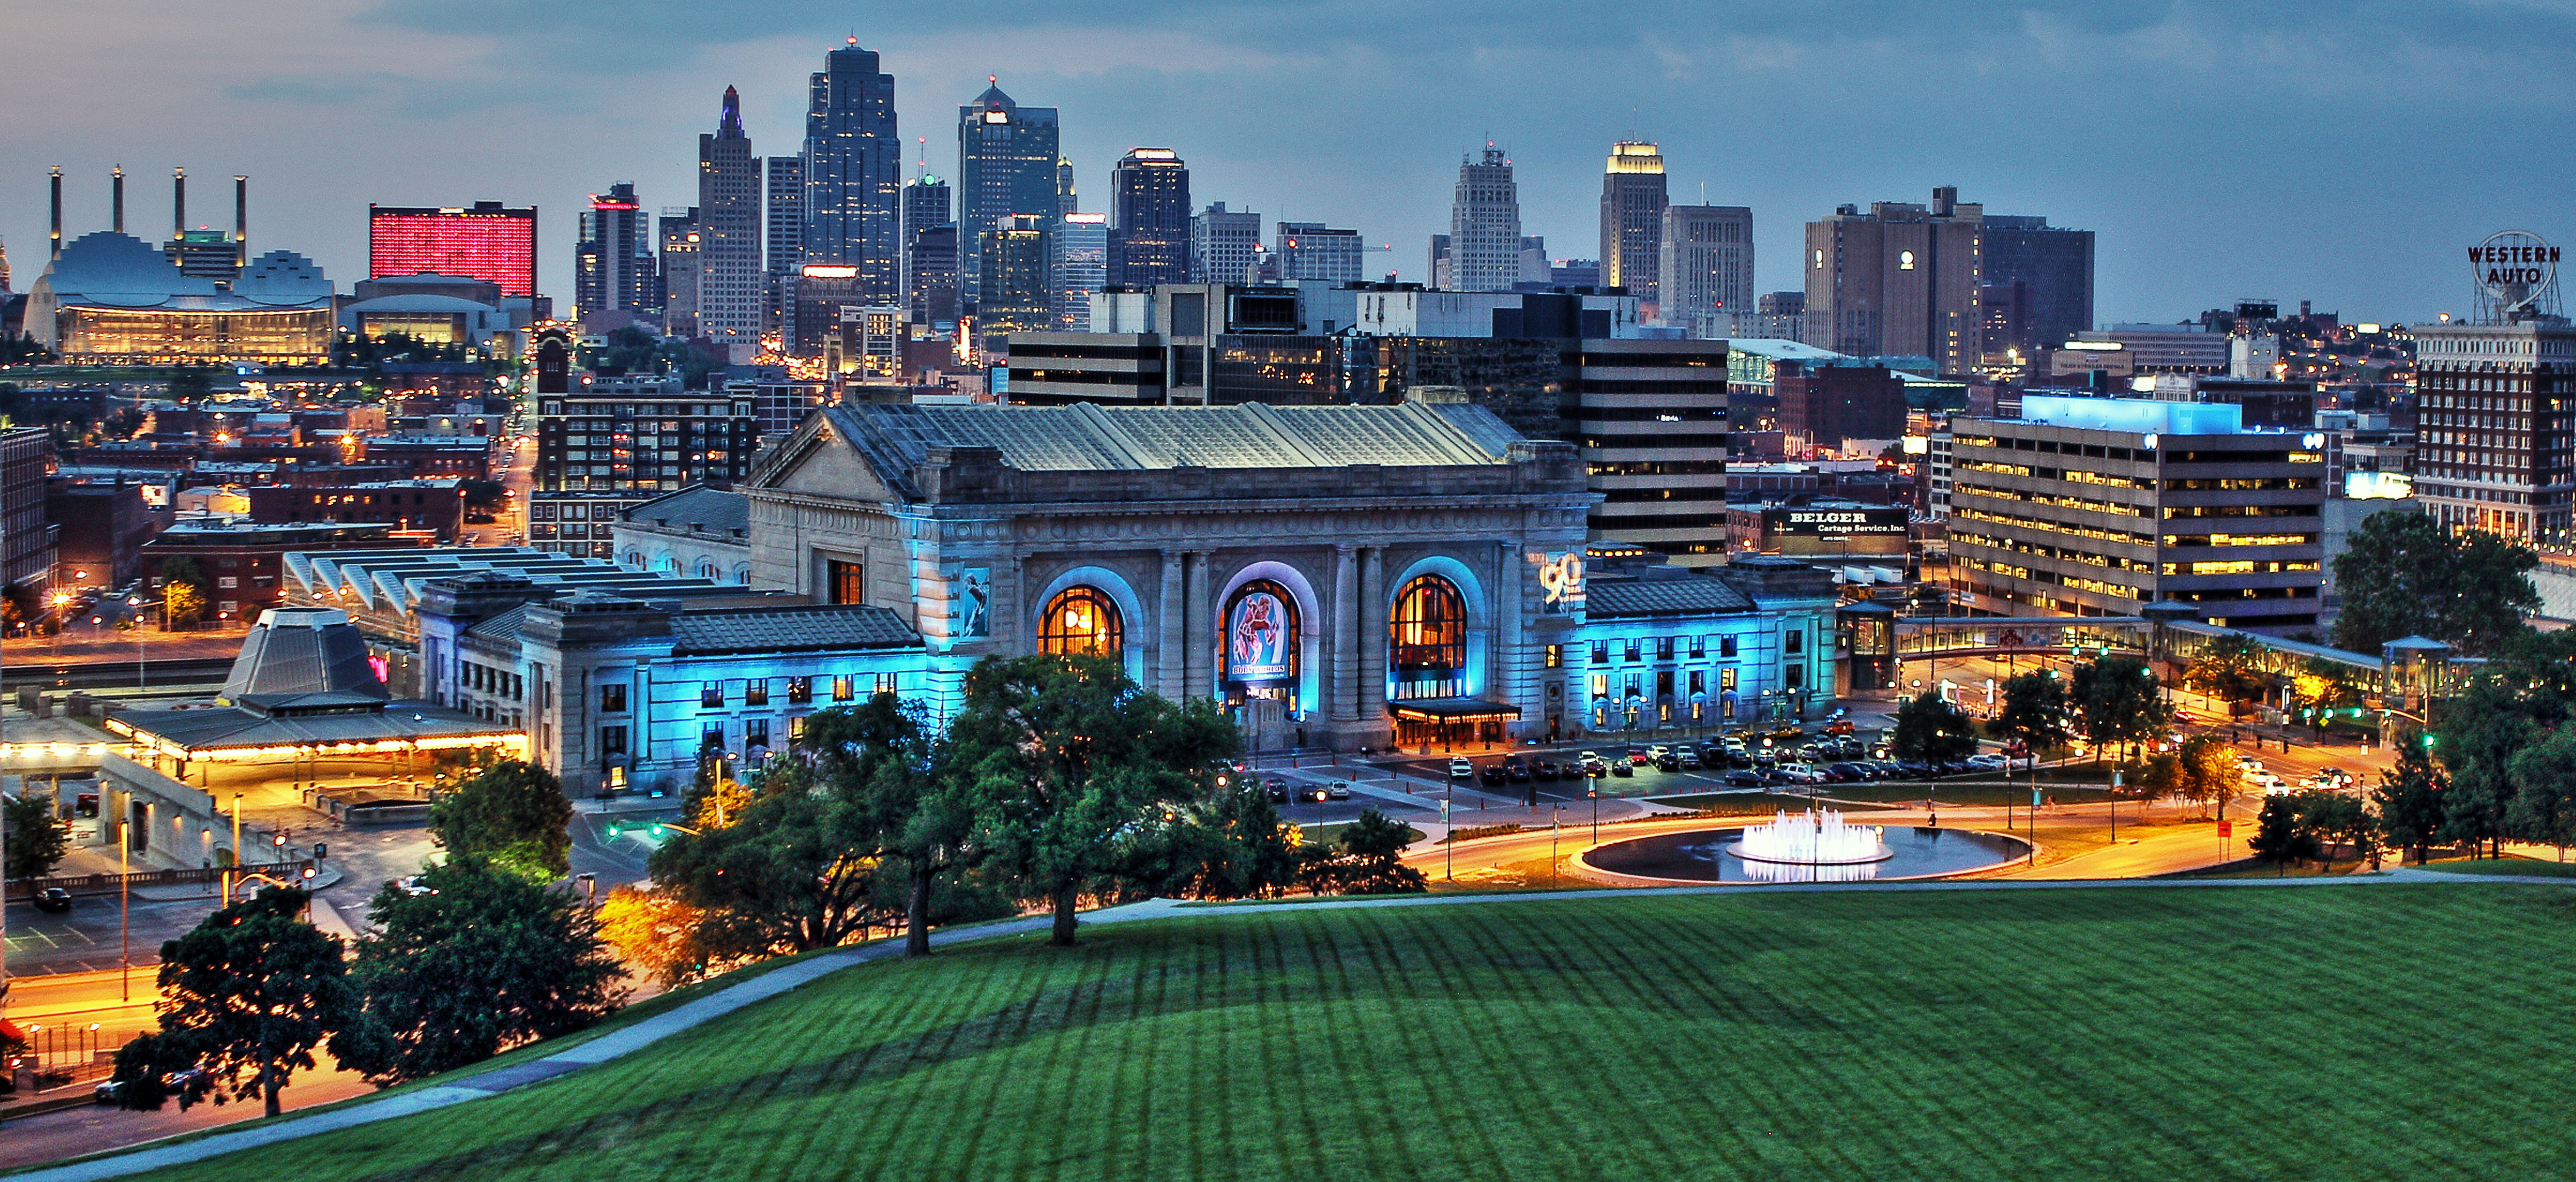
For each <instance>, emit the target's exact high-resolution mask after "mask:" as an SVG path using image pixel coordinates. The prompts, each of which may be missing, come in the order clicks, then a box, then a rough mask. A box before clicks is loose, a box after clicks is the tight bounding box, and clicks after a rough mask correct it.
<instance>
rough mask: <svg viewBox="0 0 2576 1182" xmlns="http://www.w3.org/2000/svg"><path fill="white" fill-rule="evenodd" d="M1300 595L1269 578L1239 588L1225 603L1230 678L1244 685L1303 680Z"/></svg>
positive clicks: (1282, 683)
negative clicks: (1299, 677) (1299, 667)
mask: <svg viewBox="0 0 2576 1182" xmlns="http://www.w3.org/2000/svg"><path fill="white" fill-rule="evenodd" d="M1302 641H1303V637H1301V636H1300V635H1299V632H1298V620H1297V597H1296V596H1294V595H1292V594H1289V592H1288V589H1287V588H1286V587H1282V586H1280V585H1279V584H1277V583H1274V582H1271V581H1270V580H1268V579H1254V580H1253V581H1251V582H1249V583H1245V584H1244V585H1242V586H1240V587H1237V588H1235V589H1234V595H1233V597H1231V598H1229V599H1228V600H1226V605H1225V679H1226V681H1227V683H1228V684H1232V685H1241V686H1265V685H1293V684H1295V683H1296V680H1297V659H1298V649H1299V647H1300V645H1301V643H1302Z"/></svg>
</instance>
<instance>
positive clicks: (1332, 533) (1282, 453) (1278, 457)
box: [379, 403, 1835, 792]
mask: <svg viewBox="0 0 2576 1182" xmlns="http://www.w3.org/2000/svg"><path fill="white" fill-rule="evenodd" d="M724 495H729V496H739V497H741V498H743V501H744V505H743V518H742V519H743V520H744V521H745V522H746V523H747V524H746V527H745V531H744V532H745V540H746V541H747V545H748V555H749V557H748V561H749V564H750V586H749V587H748V588H736V590H737V591H740V592H743V593H745V594H748V595H751V596H758V597H765V598H766V599H767V600H769V602H745V601H744V600H742V599H741V598H739V597H737V598H733V599H719V598H713V597H698V598H691V597H690V596H688V595H686V594H679V593H674V594H669V595H665V594H660V593H657V592H656V591H655V590H654V589H653V587H651V586H642V585H634V584H633V583H632V580H631V578H630V579H629V580H628V581H626V582H622V583H598V582H594V579H595V577H594V576H591V575H581V576H579V577H578V578H575V577H571V576H567V577H565V578H564V579H562V580H561V581H560V582H557V583H545V582H541V581H531V579H532V577H533V576H531V575H530V574H528V573H525V572H516V573H514V572H509V571H502V570H498V569H495V570H493V571H489V572H484V573H480V574H464V573H460V572H458V571H455V570H453V569H447V568H443V567H441V566H439V565H436V564H424V566H423V571H424V573H423V575H422V576H421V577H419V578H413V577H411V576H408V575H404V574H402V573H400V572H392V571H388V572H386V573H385V575H384V577H385V578H391V579H394V580H396V581H397V582H399V583H401V584H402V587H401V588H400V589H401V590H402V591H403V594H402V596H401V597H400V598H401V599H402V600H403V601H404V602H405V603H406V604H407V605H408V606H407V607H406V608H405V610H406V611H408V612H410V613H412V614H413V615H415V616H416V617H417V622H416V623H415V624H414V625H412V630H413V634H414V636H415V637H416V640H415V642H414V643H415V644H416V648H415V649H414V650H413V651H410V652H398V653H392V654H390V655H391V656H392V657H393V658H394V659H395V660H396V662H397V663H402V662H406V661H409V662H416V664H417V667H418V669H419V676H420V686H421V696H422V697H424V698H427V699H429V700H432V701H436V702H439V703H441V704H446V705H450V706H454V707H456V708H458V709H461V710H463V711H465V712H466V713H468V714H469V715H472V716H474V717H484V718H492V717H501V718H511V719H517V720H521V721H522V722H523V723H524V725H525V726H526V728H527V734H528V739H529V748H530V750H531V751H532V752H533V756H532V757H533V758H535V759H537V760H538V761H539V762H541V763H543V764H545V765H547V766H549V767H551V768H553V769H554V770H555V771H556V772H557V773H558V774H560V775H562V776H563V777H564V779H565V782H566V786H567V788H569V789H571V790H573V791H576V792H579V791H584V790H589V789H596V788H613V787H624V786H653V785H676V784H680V783H685V782H686V781H687V779H688V778H689V776H690V775H691V774H692V772H693V771H694V768H695V766H696V761H697V759H698V755H699V752H701V751H704V750H708V749H711V748H720V749H721V750H723V751H724V752H725V753H726V754H728V755H730V756H734V757H737V758H744V759H750V758H757V757H758V756H759V755H760V754H762V753H763V752H764V750H765V749H767V748H769V747H772V746H777V745H784V743H785V742H787V741H788V740H790V739H792V738H793V737H794V736H795V735H796V734H797V733H798V732H800V731H801V729H802V727H803V725H804V719H805V718H806V717H807V716H810V715H811V714H812V713H813V712H814V711H817V710H823V709H829V708H832V707H834V706H841V705H849V704H853V703H854V702H856V701H859V700H864V698H865V697H866V696H867V695H869V694H871V693H874V692H878V691H880V690H883V691H890V692H894V693H897V694H899V695H902V696H904V697H907V698H914V699H917V700H920V701H921V702H922V703H923V704H924V705H925V706H927V707H928V708H929V710H930V711H931V714H932V716H933V717H934V719H937V718H944V717H946V716H947V715H948V714H950V713H953V712H954V711H955V710H956V709H957V706H958V703H959V693H960V686H961V685H962V682H963V680H964V675H965V672H966V670H967V669H968V668H970V667H971V666H972V665H973V664H974V663H975V662H976V661H977V660H979V659H981V658H983V657H985V656H988V655H996V654H998V655H1004V656H1010V655H1019V654H1024V653H1032V652H1045V653H1097V654H1104V655H1108V656H1112V657H1115V658H1116V659H1118V660H1119V661H1120V662H1121V663H1122V664H1123V665H1124V666H1125V668H1126V671H1127V673H1128V674H1129V675H1130V676H1131V677H1133V678H1134V679H1135V680H1136V681H1137V682H1138V684H1140V685H1142V686H1144V687H1146V688H1148V689H1151V690H1154V691H1156V692H1159V693H1162V694H1165V695H1167V696H1173V697H1179V696H1181V695H1187V694H1198V695H1204V696H1207V697H1209V698H1211V699H1214V700H1216V701H1218V702H1219V703H1221V704H1222V705H1223V706H1224V707H1225V708H1226V709H1227V710H1228V712H1229V713H1230V714H1231V715H1232V716H1233V717H1235V718H1236V719H1237V720H1238V722H1239V724H1240V725H1241V726H1242V728H1243V730H1244V733H1245V738H1246V740H1247V742H1248V745H1249V746H1250V747H1251V748H1252V749H1254V750H1268V751H1277V750H1284V749H1289V748H1305V749H1328V750H1334V751H1355V750H1359V749H1362V748H1368V749H1383V748H1385V747H1387V746H1389V745H1391V744H1401V745H1404V746H1407V747H1412V748H1416V749H1420V748H1424V747H1426V746H1427V747H1431V748H1434V749H1437V748H1440V747H1444V746H1453V747H1454V746H1456V745H1460V744H1477V743H1491V742H1508V741H1519V740H1540V739H1549V738H1563V739H1578V738H1584V737H1588V736H1592V735H1596V734H1598V735H1602V736H1603V740H1602V741H1605V742H1615V741H1617V740H1618V738H1619V737H1621V736H1634V737H1637V738H1643V737H1644V736H1645V735H1646V734H1647V733H1649V732H1653V731H1657V730H1661V731H1663V732H1664V733H1665V734H1667V735H1671V734H1679V733H1683V732H1684V731H1687V730H1692V729H1700V730H1705V729H1710V728H1714V727H1716V726H1718V725H1720V724H1722V723H1727V722H1743V721H1751V720H1753V719H1755V718H1757V717H1774V716H1781V715H1786V714H1790V713H1793V712H1799V711H1803V710H1804V709H1805V708H1806V707H1807V705H1808V704H1809V701H1810V699H1811V698H1812V699H1813V700H1816V701H1822V700H1824V699H1826V698H1829V697H1830V696H1831V694H1832V687H1833V681H1834V667H1833V660H1834V646H1835V641H1834V635H1835V634H1834V601H1835V593H1834V589H1833V586H1832V578H1831V576H1830V575H1829V574H1827V573H1826V572H1824V571H1821V570H1818V569H1816V568H1813V567H1810V566H1807V565H1805V564H1803V563H1800V562H1797V561H1796V560H1793V559H1784V558H1764V557H1760V556H1744V557H1739V558H1738V559H1737V560H1736V561H1734V562H1733V563H1731V564H1729V565H1725V566H1719V567H1712V568H1697V569H1686V568H1683V567H1679V566H1673V565H1669V564H1666V563H1665V562H1664V561H1663V560H1662V559H1661V557H1660V556H1655V555H1649V554H1646V553H1645V552H1644V551H1642V550H1639V549H1635V548H1629V547H1622V546H1618V545H1615V544H1605V543H1604V542H1603V541H1601V540H1599V539H1589V540H1588V539H1587V538H1586V536H1585V514H1586V511H1587V510H1588V509H1589V508H1591V506H1592V505H1593V504H1594V502H1595V501H1596V500H1597V499H1598V497H1599V494H1598V493H1595V492H1593V491H1591V490H1589V489H1588V488H1587V487H1586V481H1585V473H1584V470H1583V466H1582V463H1581V461H1580V459H1579V457H1578V456H1577V454H1576V452H1575V450H1574V448H1573V447H1572V446H1571V445H1568V444H1565V443H1559V442H1553V441H1537V440H1530V439H1526V438H1523V437H1521V436H1520V435H1518V434H1517V433H1515V432H1514V431H1512V430H1511V429H1510V428H1509V427H1508V426H1506V425H1505V424H1504V423H1503V422H1502V421H1501V420H1500V419H1498V418H1496V417H1495V416H1494V415H1493V414H1492V413H1491V412H1489V411H1487V410H1484V409H1483V408H1481V407H1476V406H1472V405H1465V404H1422V403H1407V404H1402V405H1396V406H1294V407H1287V406H1269V405H1262V404H1244V405H1238V406H1217V407H1193V406H1183V407H1163V406H1154V407H1102V406H1097V405H1091V404H1075V405H1069V406H1054V407H1018V406H990V405H966V406H927V405H879V404H844V405H837V406H832V407H827V408H824V409H822V410H820V411H817V412H816V413H814V414H812V415H810V416H809V417H808V418H807V419H806V420H805V422H804V423H803V424H802V425H801V426H800V427H799V428H798V429H797V430H796V431H794V432H793V433H791V434H790V435H789V436H788V437H786V438H785V439H784V440H782V441H781V442H780V443H779V444H778V445H776V446H775V447H772V448H770V449H767V450H766V451H765V452H764V455H763V457H762V459H761V461H760V462H759V463H758V464H757V465H756V466H755V468H754V469H753V471H752V473H751V475H750V477H749V478H748V479H747V480H746V481H745V482H743V484H742V485H740V486H739V487H738V489H737V490H735V491H734V492H732V493H728V494H724ZM460 553H462V554H466V555H472V556H478V557H479V552H474V551H463V552H460ZM379 581H381V580H379ZM683 581H685V580H683ZM414 583H417V584H418V585H417V586H413V585H412V584H414ZM680 590H685V588H683V589H680ZM386 643H391V642H386Z"/></svg>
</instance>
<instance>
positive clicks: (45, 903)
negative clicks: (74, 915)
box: [36, 887, 72, 911]
mask: <svg viewBox="0 0 2576 1182" xmlns="http://www.w3.org/2000/svg"><path fill="white" fill-rule="evenodd" d="M71 909H72V893H71V892H70V891H67V890H64V889H63V888H61V887H46V888H45V889H44V890H42V891H40V892H38V893H37V895H36V910H38V911H69V910H71Z"/></svg>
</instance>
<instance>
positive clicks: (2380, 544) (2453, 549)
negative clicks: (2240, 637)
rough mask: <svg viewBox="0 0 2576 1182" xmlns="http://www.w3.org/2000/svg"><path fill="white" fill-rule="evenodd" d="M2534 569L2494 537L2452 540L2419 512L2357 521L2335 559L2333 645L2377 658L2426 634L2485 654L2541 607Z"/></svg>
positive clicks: (2523, 551) (2531, 560)
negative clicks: (2338, 606)
mask: <svg viewBox="0 0 2576 1182" xmlns="http://www.w3.org/2000/svg"><path fill="white" fill-rule="evenodd" d="M2539 564H2540V559H2539V556H2538V555H2535V554H2533V553H2532V552H2531V551H2530V550H2529V549H2527V548H2524V547H2522V546H2518V545H2515V544H2514V543H2512V542H2510V541H2507V540H2505V539H2504V538H2502V537H2500V536H2498V535H2496V534H2491V533H2487V532H2485V531H2483V530H2467V531H2463V532H2460V533H2456V534H2454V533H2452V532H2450V531H2449V530H2447V529H2445V528H2443V527H2442V525H2441V524H2440V523H2439V522H2436V521H2434V520H2433V519H2432V518H2431V517H2429V516H2427V515H2425V514H2423V513H2419V512H2414V511H2412V510H2402V509H2383V510H2381V511H2379V512H2377V513H2374V514H2371V515H2370V516H2369V517H2367V518H2364V519H2363V520H2362V523H2361V525H2360V526H2359V528H2356V529H2354V530H2353V531H2352V539H2351V543H2350V547H2349V548H2348V549H2347V550H2345V551H2344V553H2342V554H2340V555H2338V556H2336V558H2335V560H2334V577H2335V587H2336V588H2337V589H2338V590H2339V591H2340V592H2341V593H2342V595H2343V610H2342V613H2341V614H2339V615H2337V616H2336V617H2335V626H2334V644H2335V647H2336V648H2340V649H2348V650H2350V651H2353V652H2359V653H2377V652H2378V651H2379V649H2380V646H2381V645H2384V644H2386V643H2388V642H2389V641H2392V640H2401V639H2404V638H2405V637H2408V636H2425V637H2430V638H2432V639H2434V640H2439V641H2442V642H2444V643H2446V644H2449V645H2452V646H2453V647H2455V648H2457V649H2459V650H2460V651H2462V652H2464V653H2467V654H2469V655H2472V656H2483V655H2485V654H2486V653H2488V652H2489V651H2491V650H2493V649H2494V648H2495V646H2496V645H2498V644H2499V643H2501V642H2502V641H2503V640H2504V638H2505V637H2507V636H2509V635H2511V634H2512V633H2514V632H2515V631H2518V630H2519V629H2521V628H2522V626H2523V624H2522V620H2523V617H2525V616H2528V615H2530V614H2531V613H2533V612H2536V611H2538V610H2540V592H2539V591H2538V590H2537V589H2535V588H2534V587H2533V586H2532V582H2531V574H2530V572H2531V570H2532V568H2533V567H2536V566H2538V565H2539Z"/></svg>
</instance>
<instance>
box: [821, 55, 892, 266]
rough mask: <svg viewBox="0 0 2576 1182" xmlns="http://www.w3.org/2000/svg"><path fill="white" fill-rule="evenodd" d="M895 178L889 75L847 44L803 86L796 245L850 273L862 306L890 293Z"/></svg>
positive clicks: (874, 58)
mask: <svg viewBox="0 0 2576 1182" xmlns="http://www.w3.org/2000/svg"><path fill="white" fill-rule="evenodd" d="M902 179H903V140H902V138H901V137H900V136H898V135H897V134H896V132H895V118H894V75H892V74H884V73H879V72H878V69H877V55H876V54H875V53H873V52H871V51H869V50H865V49H861V48H859V39H858V38H856V37H852V38H850V40H849V44H848V45H847V46H845V47H843V48H840V49H835V50H833V51H832V52H831V53H829V54H826V55H824V68H823V70H822V71H821V72H820V73H817V74H814V75H812V76H811V78H810V79H809V81H808V84H807V98H806V108H805V233H804V242H803V245H804V248H805V255H804V261H806V262H817V263H841V264H846V265H849V266H853V267H857V268H858V269H859V275H858V280H859V282H858V287H857V290H858V293H859V297H858V298H860V299H861V300H863V301H870V302H884V301H890V300H892V299H893V298H894V297H895V294H896V284H897V280H898V270H899V268H898V266H897V264H896V255H897V254H898V253H899V252H900V251H901V250H902V247H903V244H902V241H901V239H900V237H899V236H898V235H899V230H900V226H899V222H900V218H901V215H900V214H899V213H898V211H897V209H896V206H895V198H896V189H897V188H898V187H899V185H900V183H901V181H902Z"/></svg>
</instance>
